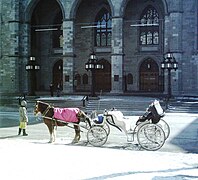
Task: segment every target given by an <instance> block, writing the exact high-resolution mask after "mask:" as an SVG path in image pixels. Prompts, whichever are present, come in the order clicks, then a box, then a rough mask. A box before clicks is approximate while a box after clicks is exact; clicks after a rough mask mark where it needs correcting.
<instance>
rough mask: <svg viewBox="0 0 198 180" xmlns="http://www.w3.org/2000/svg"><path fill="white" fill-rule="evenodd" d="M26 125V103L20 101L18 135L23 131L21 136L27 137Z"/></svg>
mask: <svg viewBox="0 0 198 180" xmlns="http://www.w3.org/2000/svg"><path fill="white" fill-rule="evenodd" d="M27 123H28V116H27V102H26V101H25V100H22V101H21V104H20V107H19V132H18V135H20V134H21V131H22V130H23V136H28V134H27V133H26V128H27Z"/></svg>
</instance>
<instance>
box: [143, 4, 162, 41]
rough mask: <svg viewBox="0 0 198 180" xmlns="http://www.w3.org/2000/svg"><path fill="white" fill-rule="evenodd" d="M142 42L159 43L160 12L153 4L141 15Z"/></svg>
mask: <svg viewBox="0 0 198 180" xmlns="http://www.w3.org/2000/svg"><path fill="white" fill-rule="evenodd" d="M140 22H141V26H140V44H141V45H158V44H159V14H158V12H157V10H156V9H155V8H154V7H153V6H148V7H147V8H146V9H145V10H144V11H143V13H142V15H141V17H140Z"/></svg>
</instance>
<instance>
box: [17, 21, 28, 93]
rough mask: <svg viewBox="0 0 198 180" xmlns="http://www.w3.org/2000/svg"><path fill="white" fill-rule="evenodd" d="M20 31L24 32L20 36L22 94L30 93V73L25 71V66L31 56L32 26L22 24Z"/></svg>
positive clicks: (20, 84)
mask: <svg viewBox="0 0 198 180" xmlns="http://www.w3.org/2000/svg"><path fill="white" fill-rule="evenodd" d="M20 31H21V32H23V33H21V35H20V41H19V44H20V47H23V48H21V49H20V61H19V63H20V66H19V71H20V73H19V79H20V82H19V87H20V93H27V92H28V72H27V71H26V70H25V66H26V65H27V63H28V60H29V56H30V25H29V23H26V22H24V23H22V24H20Z"/></svg>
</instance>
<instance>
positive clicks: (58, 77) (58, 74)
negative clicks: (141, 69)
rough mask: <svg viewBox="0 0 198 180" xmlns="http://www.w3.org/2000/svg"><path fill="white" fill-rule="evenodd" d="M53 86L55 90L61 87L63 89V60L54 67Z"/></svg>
mask: <svg viewBox="0 0 198 180" xmlns="http://www.w3.org/2000/svg"><path fill="white" fill-rule="evenodd" d="M53 84H54V88H55V89H56V88H57V87H58V84H59V85H60V88H61V89H62V87H63V60H58V61H57V62H56V63H55V64H54V67H53Z"/></svg>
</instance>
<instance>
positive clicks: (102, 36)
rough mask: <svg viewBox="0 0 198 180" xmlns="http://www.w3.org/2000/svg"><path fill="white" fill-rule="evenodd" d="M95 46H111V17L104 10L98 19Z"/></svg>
mask: <svg viewBox="0 0 198 180" xmlns="http://www.w3.org/2000/svg"><path fill="white" fill-rule="evenodd" d="M96 26H97V27H96V30H95V46H110V45H111V15H110V13H109V12H108V11H107V10H106V9H105V8H103V9H102V10H101V11H100V12H99V13H98V15H97V17H96Z"/></svg>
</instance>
